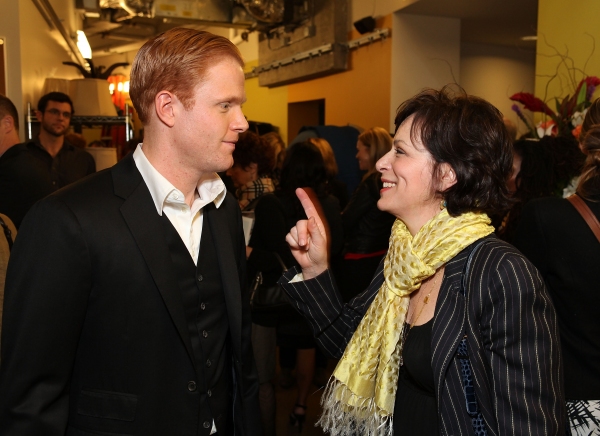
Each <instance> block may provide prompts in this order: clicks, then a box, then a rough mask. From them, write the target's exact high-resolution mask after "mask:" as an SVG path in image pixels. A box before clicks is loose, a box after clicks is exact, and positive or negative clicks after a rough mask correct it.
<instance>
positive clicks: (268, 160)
mask: <svg viewBox="0 0 600 436" xmlns="http://www.w3.org/2000/svg"><path fill="white" fill-rule="evenodd" d="M276 158H277V156H276V155H275V150H274V149H273V148H272V147H271V145H270V144H269V143H268V142H267V141H266V140H264V139H262V138H261V137H260V136H258V135H257V134H256V133H254V132H251V131H249V130H248V131H246V132H244V133H242V134H240V137H239V139H238V142H237V143H236V144H235V150H234V151H233V166H232V167H231V168H229V169H228V170H227V175H228V176H229V177H231V180H232V181H233V185H234V186H235V188H236V197H237V199H238V202H239V203H240V207H241V208H242V210H252V209H254V205H255V204H256V201H257V199H258V197H260V196H261V195H262V194H265V193H267V192H273V191H274V190H275V185H274V183H273V180H272V179H271V173H272V172H273V170H274V169H275V163H276Z"/></svg>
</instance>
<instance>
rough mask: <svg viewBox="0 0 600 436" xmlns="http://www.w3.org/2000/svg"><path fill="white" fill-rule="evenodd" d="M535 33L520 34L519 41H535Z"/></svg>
mask: <svg viewBox="0 0 600 436" xmlns="http://www.w3.org/2000/svg"><path fill="white" fill-rule="evenodd" d="M537 38H538V37H537V35H529V36H522V37H521V41H537Z"/></svg>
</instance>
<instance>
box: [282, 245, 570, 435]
mask: <svg viewBox="0 0 600 436" xmlns="http://www.w3.org/2000/svg"><path fill="white" fill-rule="evenodd" d="M472 247H473V246H470V247H467V248H466V249H465V250H463V251H462V252H461V253H459V254H458V255H457V256H456V257H455V258H454V259H452V260H451V261H450V262H448V264H447V265H446V268H445V271H444V279H443V281H442V284H441V289H440V293H439V296H438V300H437V303H436V308H435V319H434V323H433V331H432V353H433V358H432V368H433V373H434V376H435V377H436V380H435V386H436V397H437V404H438V408H439V409H438V412H439V416H440V433H441V434H442V435H445V436H446V435H447V436H451V435H473V428H472V423H471V417H470V416H469V415H468V414H467V411H466V406H465V396H464V392H463V386H462V384H463V382H462V376H461V373H460V364H459V362H458V359H456V358H455V357H454V356H455V353H456V348H457V347H458V344H459V342H460V340H461V339H462V337H463V336H464V335H465V334H466V335H467V339H468V349H469V358H470V361H471V367H472V371H473V378H474V383H475V392H476V395H477V400H478V403H479V408H480V410H481V412H482V414H483V417H484V419H485V421H486V425H487V428H488V432H489V434H490V435H507V434H510V435H531V436H533V435H535V436H542V435H544V436H546V435H557V434H564V432H565V410H564V394H563V381H562V361H561V356H560V350H559V336H558V329H557V324H556V315H555V312H554V307H553V306H552V303H551V301H550V298H549V296H548V294H547V292H546V289H545V286H544V284H543V281H542V279H541V277H540V275H539V273H538V271H537V270H536V269H535V267H533V266H532V265H531V263H530V262H529V261H528V260H527V259H525V258H524V257H523V256H522V255H521V254H520V253H519V252H518V251H517V250H516V249H515V248H514V247H512V246H511V245H509V244H506V243H505V242H503V241H500V240H499V239H497V238H496V237H495V236H493V235H492V236H489V237H487V238H486V242H485V244H483V245H482V247H481V248H480V249H479V251H478V252H477V253H475V256H474V257H473V259H472V266H471V274H470V277H468V278H466V282H465V283H466V286H467V289H468V291H467V292H466V294H465V296H464V297H463V296H462V295H461V293H460V285H461V279H462V273H463V270H464V266H465V262H466V259H467V257H468V255H469V253H470V252H471V249H472ZM382 267H383V263H382V264H380V266H379V268H378V270H377V273H376V275H375V277H374V278H373V280H372V282H371V284H370V285H369V287H368V288H367V290H366V291H365V292H364V293H362V294H360V295H359V296H357V297H356V298H355V299H353V300H352V301H350V302H349V303H348V304H346V305H344V304H343V302H342V300H341V298H340V297H339V294H338V292H337V290H336V285H335V283H334V279H333V276H332V275H331V273H330V272H329V271H326V272H324V273H323V274H322V275H320V276H319V277H317V278H315V279H313V280H307V281H304V282H297V283H288V282H289V280H291V278H292V277H293V276H294V275H295V274H296V273H297V271H296V270H295V269H294V270H290V271H288V272H287V274H285V275H284V276H283V277H282V279H281V280H280V283H281V284H282V285H283V287H284V289H285V290H286V291H287V293H288V295H289V296H290V298H291V299H292V300H293V304H294V305H295V307H296V308H297V310H299V311H300V312H301V313H302V314H304V316H306V318H307V319H308V321H309V323H310V325H311V327H312V329H313V332H314V334H315V337H316V338H317V340H318V342H319V343H320V345H321V346H322V348H323V349H324V350H326V351H328V352H329V353H330V354H331V355H332V356H333V357H338V358H339V357H341V355H342V353H343V351H344V348H345V346H346V344H347V343H348V341H349V340H350V337H351V336H352V334H353V332H354V330H355V329H356V326H357V325H358V323H359V322H360V320H361V319H362V316H363V315H364V313H365V311H366V310H367V308H368V307H369V304H371V302H372V301H373V299H374V297H375V294H376V293H377V291H378V289H379V287H380V286H381V283H382V281H383V272H382Z"/></svg>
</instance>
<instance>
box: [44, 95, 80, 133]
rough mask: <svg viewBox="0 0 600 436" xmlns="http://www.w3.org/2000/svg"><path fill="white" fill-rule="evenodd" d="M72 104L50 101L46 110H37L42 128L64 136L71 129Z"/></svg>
mask: <svg viewBox="0 0 600 436" xmlns="http://www.w3.org/2000/svg"><path fill="white" fill-rule="evenodd" d="M71 115H72V113H71V105H70V104H69V103H59V102H57V101H52V100H51V101H49V102H48V104H47V105H46V110H45V111H44V112H40V111H37V117H38V119H39V120H40V123H41V125H42V129H44V131H46V132H48V133H49V134H50V135H53V136H63V135H64V134H65V133H67V130H68V129H69V123H70V122H71Z"/></svg>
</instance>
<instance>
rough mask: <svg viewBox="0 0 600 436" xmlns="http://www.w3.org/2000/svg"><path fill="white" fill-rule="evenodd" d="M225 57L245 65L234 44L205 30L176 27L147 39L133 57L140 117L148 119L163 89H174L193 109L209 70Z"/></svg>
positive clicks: (133, 93)
mask: <svg viewBox="0 0 600 436" xmlns="http://www.w3.org/2000/svg"><path fill="white" fill-rule="evenodd" d="M226 57H230V58H232V59H234V60H235V61H237V62H238V63H239V64H240V66H242V67H243V66H244V60H243V59H242V55H241V53H240V51H239V49H238V48H237V47H236V46H235V44H233V43H232V42H231V41H229V40H228V39H227V38H224V37H222V36H218V35H214V34H212V33H209V32H205V31H202V30H194V29H187V28H184V27H176V28H174V29H171V30H168V31H166V32H164V33H161V34H160V35H158V36H156V37H154V38H152V39H151V40H149V41H148V42H146V43H145V44H144V45H143V47H142V48H141V49H140V50H139V51H138V53H137V54H136V56H135V59H134V60H133V66H132V67H131V76H130V83H131V85H130V89H129V95H130V96H131V100H132V101H133V105H134V107H135V110H136V111H137V113H138V116H139V118H140V121H141V122H142V123H143V124H147V123H148V121H149V120H150V115H151V113H152V108H153V107H154V98H155V97H156V94H158V93H159V92H160V91H168V92H172V93H173V94H175V95H176V96H177V98H178V99H179V100H180V101H181V103H182V104H183V107H184V108H185V109H186V110H190V109H191V108H192V107H193V106H194V104H195V101H194V89H195V88H196V86H198V85H199V84H200V83H201V82H202V80H203V79H204V76H205V74H206V71H207V70H208V69H209V68H210V67H211V66H214V65H215V64H216V63H217V62H219V61H220V60H222V59H223V58H226Z"/></svg>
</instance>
